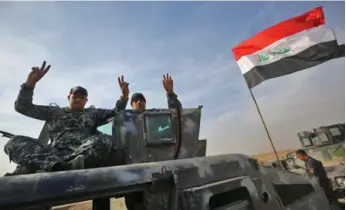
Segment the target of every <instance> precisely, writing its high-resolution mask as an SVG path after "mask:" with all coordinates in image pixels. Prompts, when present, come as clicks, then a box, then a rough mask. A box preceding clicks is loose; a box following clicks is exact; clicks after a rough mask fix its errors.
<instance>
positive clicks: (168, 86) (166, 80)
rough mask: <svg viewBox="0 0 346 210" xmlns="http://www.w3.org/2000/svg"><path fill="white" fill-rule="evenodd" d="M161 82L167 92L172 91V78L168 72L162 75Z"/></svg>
mask: <svg viewBox="0 0 346 210" xmlns="http://www.w3.org/2000/svg"><path fill="white" fill-rule="evenodd" d="M162 84H163V88H165V90H166V92H167V93H168V94H171V93H173V91H174V90H173V80H172V77H171V76H169V74H166V75H163V80H162Z"/></svg>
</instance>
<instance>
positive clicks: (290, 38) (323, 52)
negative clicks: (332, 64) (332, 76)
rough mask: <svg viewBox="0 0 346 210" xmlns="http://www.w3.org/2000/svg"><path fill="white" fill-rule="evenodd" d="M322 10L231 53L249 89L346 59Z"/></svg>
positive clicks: (282, 24)
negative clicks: (326, 63)
mask: <svg viewBox="0 0 346 210" xmlns="http://www.w3.org/2000/svg"><path fill="white" fill-rule="evenodd" d="M324 23H325V19H324V14H323V10H322V7H318V8H315V9H313V10H311V11H309V12H307V13H305V14H303V15H300V16H297V17H294V18H291V19H288V20H285V21H283V22H280V23H278V24H276V25H274V26H271V27H270V28H267V29H265V30H264V31H261V32H260V33H258V34H256V35H255V36H253V37H251V38H250V39H248V40H246V41H244V42H242V43H240V44H239V45H238V46H236V47H234V48H233V49H232V51H233V54H234V56H235V59H236V61H237V64H238V66H239V68H240V70H241V72H242V74H243V75H244V77H245V80H246V82H247V84H248V86H249V88H253V87H255V86H256V85H258V84H260V83H261V82H263V81H265V80H268V79H272V78H275V77H280V76H284V75H287V74H291V73H294V72H297V71H301V70H304V69H307V68H310V67H313V66H316V65H319V64H321V63H323V62H326V61H328V60H331V59H334V58H339V57H345V45H338V43H337V40H336V36H335V34H334V32H333V30H332V29H330V28H327V27H326V26H325V25H324Z"/></svg>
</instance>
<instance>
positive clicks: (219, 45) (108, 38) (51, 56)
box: [0, 1, 345, 174]
mask: <svg viewBox="0 0 346 210" xmlns="http://www.w3.org/2000/svg"><path fill="white" fill-rule="evenodd" d="M344 4H345V3H344V2H327V1H325V2H190V3H188V2H137V3H133V2H132V3H130V2H128V3H126V2H35V3H32V2H0V71H1V77H0V88H1V90H2V91H1V93H0V101H1V102H0V129H2V130H6V131H9V132H12V133H15V134H21V135H29V136H32V137H37V136H38V134H39V132H40V129H41V127H42V125H43V122H41V121H38V120H33V119H29V118H27V117H25V116H22V115H20V114H18V113H16V112H15V110H14V101H15V98H16V95H17V93H18V91H19V86H20V85H21V83H23V82H24V81H25V79H26V76H27V74H28V73H29V71H30V69H31V67H32V66H36V65H40V64H41V62H42V61H43V60H47V62H48V63H50V64H51V65H52V67H51V70H50V72H49V73H48V74H47V75H46V77H45V78H44V79H43V80H42V81H40V83H39V84H38V85H37V86H36V90H35V95H34V102H35V103H36V104H49V103H51V102H54V103H57V104H59V105H60V106H64V105H66V103H67V101H66V96H67V94H68V90H69V89H70V88H71V87H73V86H75V85H82V86H85V87H86V88H87V89H88V90H89V92H90V99H89V105H95V106H97V107H102V108H112V107H113V106H114V103H115V101H116V100H117V99H118V98H119V96H120V90H119V87H118V83H117V77H118V76H120V75H122V74H124V75H125V78H126V80H127V81H128V82H130V91H131V92H135V91H141V92H143V93H144V94H145V95H146V98H147V103H148V107H151V108H154V107H157V108H159V107H167V104H166V97H165V94H164V91H163V88H162V83H161V77H162V74H164V73H167V72H168V73H170V74H171V75H172V76H173V79H174V82H175V92H176V93H177V94H178V96H179V99H180V100H181V102H182V104H183V106H184V107H197V106H198V105H203V106H204V108H203V112H202V114H203V121H202V127H201V138H207V139H208V149H207V150H208V151H207V153H208V154H209V155H213V154H222V153H230V152H236V153H239V152H241V153H246V154H257V153H262V152H271V151H272V150H271V146H270V144H269V142H268V140H267V137H266V134H265V132H264V129H263V126H262V124H261V121H260V118H259V116H258V114H257V113H256V109H255V107H254V104H253V102H252V100H251V97H250V94H249V90H248V89H247V87H246V84H245V81H244V79H243V76H242V75H241V73H240V70H239V68H238V66H237V64H236V62H235V60H234V57H233V54H232V53H231V48H232V47H234V46H235V45H236V44H238V43H239V42H241V41H243V40H245V39H247V38H249V37H251V36H253V35H254V34H255V33H257V32H259V31H261V30H263V29H265V28H267V27H269V26H271V25H273V24H275V23H277V22H280V21H283V20H285V19H287V18H291V17H294V16H296V15H300V14H303V13H305V12H307V11H308V10H310V9H312V8H314V7H317V6H320V5H322V6H323V8H324V12H325V16H326V22H327V26H329V27H331V28H333V29H334V31H335V33H336V35H337V38H338V41H339V43H344V40H345V5H344ZM344 86H345V60H344V58H342V59H338V60H332V61H329V62H326V63H324V64H322V65H320V66H318V67H314V68H311V69H308V70H306V71H301V72H299V73H295V74H292V75H289V76H285V77H281V78H277V79H272V80H268V81H266V82H264V83H262V84H260V85H259V86H257V87H255V88H254V94H255V97H256V98H257V101H258V104H259V107H260V109H261V110H262V113H263V116H264V118H265V121H266V122H267V124H268V128H269V131H270V133H271V135H272V137H273V140H274V144H275V146H276V147H277V149H278V150H283V149H288V148H297V147H299V143H298V140H297V136H296V133H297V132H299V131H301V130H304V129H312V128H313V127H316V126H321V125H325V124H332V123H339V122H344V116H345V103H344V102H345V89H344ZM128 108H130V106H128ZM5 141H6V139H4V138H1V142H0V150H1V152H0V174H1V173H3V172H5V171H10V170H12V169H13V168H14V166H15V165H14V164H9V159H8V157H7V156H5V154H4V153H2V151H3V146H4V143H5Z"/></svg>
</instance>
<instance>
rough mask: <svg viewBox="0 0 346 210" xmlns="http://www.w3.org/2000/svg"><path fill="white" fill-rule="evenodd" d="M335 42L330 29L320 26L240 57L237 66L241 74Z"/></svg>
mask: <svg viewBox="0 0 346 210" xmlns="http://www.w3.org/2000/svg"><path fill="white" fill-rule="evenodd" d="M333 40H336V37H335V34H334V32H333V30H332V29H330V28H328V27H326V26H324V25H322V26H319V27H315V28H312V29H309V30H305V31H302V32H299V33H297V34H294V35H292V36H288V37H285V38H283V39H280V40H279V41H276V42H274V43H273V44H271V45H269V46H268V47H266V48H263V49H261V50H259V51H257V52H255V53H252V54H249V55H246V56H243V57H241V58H240V59H239V60H238V62H237V63H238V66H239V68H240V70H241V72H242V73H243V74H245V73H246V72H248V71H250V70H251V69H252V68H253V67H255V66H264V65H267V64H270V63H273V62H275V61H278V60H280V59H282V58H285V57H290V56H293V55H296V54H298V53H300V52H302V51H304V50H306V49H307V48H309V47H311V46H313V45H316V44H320V43H324V42H329V41H333Z"/></svg>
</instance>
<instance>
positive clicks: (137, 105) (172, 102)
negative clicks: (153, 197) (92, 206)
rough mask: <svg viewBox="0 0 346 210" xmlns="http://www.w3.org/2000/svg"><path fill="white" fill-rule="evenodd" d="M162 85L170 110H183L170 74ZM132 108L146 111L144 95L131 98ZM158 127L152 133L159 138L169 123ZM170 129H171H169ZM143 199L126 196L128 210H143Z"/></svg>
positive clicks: (131, 195)
mask: <svg viewBox="0 0 346 210" xmlns="http://www.w3.org/2000/svg"><path fill="white" fill-rule="evenodd" d="M162 85H163V88H164V89H165V91H166V95H167V100H168V108H170V109H177V108H178V109H180V110H182V105H181V103H180V101H179V100H178V97H177V95H176V94H175V93H174V88H173V87H174V85H173V80H172V77H171V76H169V75H168V74H166V75H163V80H162ZM131 107H132V109H133V110H135V111H137V112H139V113H142V112H144V111H145V109H146V99H145V97H144V95H143V94H142V93H134V94H133V95H132V97H131ZM155 124H157V126H151V128H153V131H151V132H157V134H158V135H159V136H161V135H162V134H164V132H165V131H166V130H164V132H163V133H160V132H161V131H160V130H159V129H160V128H161V126H166V125H167V122H166V121H162V122H155ZM169 129H170V128H169ZM141 201H142V197H141V194H140V193H138V194H129V195H126V196H125V204H126V209H128V210H135V209H143V207H142V206H138V203H141Z"/></svg>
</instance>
